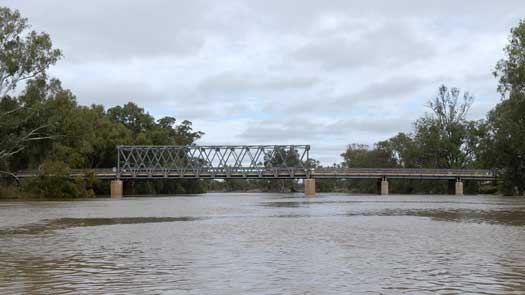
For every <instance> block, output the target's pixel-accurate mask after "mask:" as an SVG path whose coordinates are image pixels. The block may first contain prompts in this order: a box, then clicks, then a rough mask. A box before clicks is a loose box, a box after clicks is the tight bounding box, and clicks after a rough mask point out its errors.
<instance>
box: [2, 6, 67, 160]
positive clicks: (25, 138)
mask: <svg viewBox="0 0 525 295" xmlns="http://www.w3.org/2000/svg"><path fill="white" fill-rule="evenodd" d="M28 30H29V25H28V23H27V19H25V18H23V17H22V16H21V15H20V12H19V11H17V10H15V11H12V10H10V9H9V8H6V7H0V130H1V131H0V165H2V166H5V161H6V160H7V159H9V158H11V157H13V156H14V155H16V154H17V153H19V152H21V151H22V150H23V149H24V148H25V147H26V145H27V144H28V143H29V142H34V141H38V140H41V139H46V138H50V137H49V136H46V135H45V134H44V132H43V131H44V129H45V128H46V125H38V126H32V127H31V128H28V127H27V125H26V126H22V125H24V124H25V123H27V122H28V121H29V120H31V119H33V115H34V111H35V110H34V109H32V108H31V107H28V106H26V105H25V104H23V103H20V102H19V101H17V99H15V98H12V97H10V96H8V94H9V93H10V92H11V91H12V90H14V89H15V88H16V87H17V86H18V85H19V83H20V82H22V81H26V80H29V79H37V80H44V79H45V77H46V70H47V69H48V68H49V66H50V65H52V64H55V63H56V62H57V60H58V59H59V58H60V57H61V52H60V50H58V49H54V48H53V46H52V43H51V39H50V38H49V35H47V34H46V33H37V32H35V31H30V32H29V31H28Z"/></svg>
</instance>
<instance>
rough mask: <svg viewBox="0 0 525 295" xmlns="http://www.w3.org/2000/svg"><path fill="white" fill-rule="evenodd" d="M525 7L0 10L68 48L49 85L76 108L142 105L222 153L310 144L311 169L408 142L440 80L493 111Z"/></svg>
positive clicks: (230, 5) (334, 4)
mask: <svg viewBox="0 0 525 295" xmlns="http://www.w3.org/2000/svg"><path fill="white" fill-rule="evenodd" d="M522 2H523V0H507V1H499V2H495V1H477V0H465V1H461V2H458V1H453V0H440V1H437V0H435V1H434V0H429V1H418V0H400V1H382V0H368V1H352V0H333V1H328V2H327V1H317V0H284V1H283V0H253V1H242V0H227V1H210V0H192V1H171V0H151V1H143V0H112V1H106V0H92V1H66V0H46V1H39V0H25V1H19V0H3V1H2V5H7V6H9V7H12V8H18V9H20V10H21V12H22V14H23V15H24V16H26V17H28V18H29V22H30V23H31V24H32V25H33V28H34V29H35V30H38V31H46V32H48V33H49V34H50V35H51V37H52V40H53V41H54V43H55V44H56V45H57V46H58V47H59V48H62V49H63V51H64V54H65V59H64V60H62V61H60V62H59V63H58V64H57V66H56V67H54V68H53V71H52V74H53V75H55V76H57V77H58V78H60V79H61V80H62V81H63V85H64V87H66V88H71V89H72V91H73V92H74V93H75V94H76V95H77V97H78V100H79V102H80V103H82V104H91V103H102V104H105V105H106V106H112V105H115V104H122V103H125V102H127V101H129V100H134V101H136V102H137V103H139V104H140V105H141V106H143V107H144V108H145V109H146V110H147V111H149V112H150V113H151V114H153V115H155V116H157V117H160V116H163V115H174V116H176V117H177V118H179V119H190V120H193V121H194V122H195V123H196V124H195V127H196V129H199V130H203V131H204V132H207V135H206V136H205V138H204V140H208V139H211V140H213V141H214V143H216V144H219V143H223V142H230V143H232V142H235V143H284V142H289V143H310V144H312V145H315V146H316V148H315V150H316V151H317V152H320V151H321V150H323V149H326V150H327V151H329V152H320V154H318V156H317V155H316V157H319V158H320V159H323V160H324V161H327V162H333V161H339V156H338V154H339V153H340V152H342V150H343V149H344V146H345V144H348V143H352V142H363V143H368V144H371V143H373V142H374V141H376V140H381V139H385V138H387V137H389V136H391V135H393V133H395V132H397V131H400V130H407V129H408V130H410V128H411V127H410V126H411V125H410V122H411V121H413V120H415V119H416V118H417V117H418V116H419V115H421V113H422V110H421V105H423V104H424V101H423V100H424V99H427V98H429V97H431V96H432V95H435V91H436V89H437V87H438V86H439V85H440V84H441V83H442V82H445V83H446V84H447V85H450V86H457V87H460V88H462V89H464V90H469V91H472V93H473V94H474V95H476V98H477V101H476V103H475V106H474V107H473V109H472V111H473V116H475V117H482V116H483V112H484V111H486V110H487V109H489V108H490V107H491V106H493V105H494V104H495V103H497V102H498V101H499V96H498V95H497V93H495V91H494V89H495V87H496V83H497V82H496V80H495V79H493V78H492V77H490V76H487V75H486V74H490V72H491V71H492V69H493V67H494V64H495V62H496V61H497V59H498V58H500V56H501V54H502V51H501V48H503V46H504V44H505V42H506V40H507V39H506V37H507V35H508V33H509V30H510V28H511V27H512V26H514V25H516V24H517V20H518V19H519V18H521V17H523V15H525V5H523V3H522ZM498 54H499V55H498ZM484 72H485V73H486V74H484ZM477 104H479V106H478V105H477ZM197 123H198V124H197ZM200 126H205V128H206V129H208V130H206V129H204V128H203V127H200ZM211 133H213V134H211ZM340 148H341V150H339V149H340ZM331 157H332V158H331ZM330 159H333V161H332V160H330Z"/></svg>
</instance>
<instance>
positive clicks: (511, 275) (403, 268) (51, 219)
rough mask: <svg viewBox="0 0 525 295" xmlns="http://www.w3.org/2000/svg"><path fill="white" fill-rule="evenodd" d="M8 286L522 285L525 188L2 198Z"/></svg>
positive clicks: (406, 288) (392, 288) (279, 288)
mask: <svg viewBox="0 0 525 295" xmlns="http://www.w3.org/2000/svg"><path fill="white" fill-rule="evenodd" d="M0 293H1V294H81V293H82V294H525V199H524V198H503V197H495V196H463V197H457V196H416V195H410V196H406V195H390V196H374V195H350V196H349V195H338V194H320V195H318V196H317V197H315V198H305V197H303V196H302V195H301V194H296V195H294V194H206V195H199V196H183V197H141V198H124V199H121V200H111V199H95V200H86V201H73V202H1V203H0Z"/></svg>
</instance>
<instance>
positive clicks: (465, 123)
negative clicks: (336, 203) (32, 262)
mask: <svg viewBox="0 0 525 295" xmlns="http://www.w3.org/2000/svg"><path fill="white" fill-rule="evenodd" d="M504 52H505V57H504V58H503V59H502V60H500V61H498V62H497V64H496V66H495V69H494V76H495V77H496V78H497V79H498V80H499V86H498V92H499V93H500V95H501V101H500V102H499V103H498V104H497V105H496V106H495V107H494V108H493V109H492V110H491V111H490V112H489V113H488V114H487V116H486V118H485V119H482V120H476V121H473V120H469V119H468V118H467V115H468V112H469V110H470V108H471V106H472V104H473V103H474V97H473V96H472V95H471V94H469V93H468V92H464V93H462V92H461V91H460V89H458V88H449V87H447V86H444V85H443V86H441V87H440V88H439V89H438V91H437V95H435V97H434V98H432V99H430V100H429V101H428V105H427V106H428V110H429V111H428V112H427V113H426V114H425V115H424V116H422V117H421V118H419V119H417V120H416V121H415V122H414V128H413V131H412V132H410V133H403V132H401V133H398V134H397V135H395V136H394V137H392V138H389V139H387V140H384V141H380V142H377V143H376V144H374V145H373V146H372V147H370V146H367V145H360V144H351V145H349V146H348V148H347V149H346V151H344V152H343V153H342V154H341V156H342V163H340V164H337V165H339V166H342V167H350V168H351V167H378V168H389V167H392V168H393V167H400V168H484V169H492V168H498V169H500V170H499V171H501V174H502V177H503V182H502V183H501V185H500V186H498V187H495V186H492V187H491V186H489V187H487V186H485V187H484V188H482V187H479V185H478V184H477V183H472V184H467V187H466V190H467V191H471V192H479V191H480V190H482V191H483V190H485V191H486V192H494V191H499V192H501V193H504V194H512V195H523V193H524V191H525V159H524V155H525V115H524V114H525V22H524V21H521V22H520V23H519V24H518V25H517V26H516V27H515V28H513V29H512V30H511V34H510V37H509V44H508V45H507V46H506V47H505V48H504ZM60 58H62V52H61V51H60V50H59V49H56V48H54V47H53V44H52V42H51V38H50V36H49V35H48V34H46V33H39V32H35V31H32V30H30V26H29V24H28V21H27V19H25V18H24V17H22V16H21V15H20V13H19V12H18V11H17V10H11V9H9V8H5V7H0V174H1V175H0V176H3V177H2V178H1V179H2V180H1V183H0V197H13V196H19V195H23V196H33V197H42V198H60V197H89V196H94V195H95V194H107V193H108V191H107V190H108V187H109V185H108V184H107V183H102V182H101V181H100V180H97V179H96V178H95V177H94V175H93V174H90V175H86V177H85V178H82V179H70V178H69V171H70V169H75V168H82V169H85V168H93V169H95V168H108V167H113V166H114V165H115V163H116V156H117V155H116V146H117V145H188V144H192V143H194V142H195V141H196V140H198V139H199V138H201V137H202V136H203V135H204V133H203V132H201V131H195V130H193V127H192V123H191V122H190V121H187V120H183V121H181V122H179V121H178V120H176V119H175V118H174V117H169V116H168V117H163V118H160V119H155V118H154V117H153V116H151V115H150V114H149V113H147V112H146V111H145V110H144V109H143V108H141V107H140V106H138V105H136V104H134V103H132V102H130V103H127V104H125V105H122V106H115V107H110V108H107V109H106V108H105V107H104V106H102V105H91V106H83V105H79V104H78V103H77V99H76V97H75V95H74V94H73V93H72V92H71V91H70V90H68V89H66V88H64V87H63V86H62V84H61V82H60V81H59V80H58V79H56V78H52V77H49V76H48V73H47V70H48V68H49V67H50V66H52V65H54V64H55V63H56V62H57V61H58V60H60ZM287 161H292V162H293V161H294V159H287ZM274 164H275V163H274ZM308 165H311V166H312V167H316V166H320V165H319V163H318V162H316V161H315V160H312V161H311V162H310V163H308ZM22 169H36V170H38V176H37V177H34V178H32V179H28V180H24V181H19V180H17V179H16V177H14V176H15V172H16V171H18V170H22ZM126 185H127V186H126V187H125V191H126V193H127V194H146V193H200V192H206V191H208V190H211V191H246V190H258V191H261V190H262V191H289V190H292V191H293V190H295V189H296V188H297V186H298V183H297V182H295V181H291V180H286V181H285V180H279V181H267V180H264V181H263V180H231V179H229V180H225V181H222V182H220V181H219V182H218V181H199V180H177V181H130V182H127V184H126ZM318 189H319V190H320V191H349V190H359V191H362V192H363V191H364V192H367V191H370V192H371V191H373V190H375V183H374V182H367V181H356V180H347V181H345V180H319V181H318ZM391 190H392V191H394V192H400V193H411V192H435V193H443V192H446V184H443V183H440V182H432V181H426V182H419V181H398V182H394V183H392V184H391Z"/></svg>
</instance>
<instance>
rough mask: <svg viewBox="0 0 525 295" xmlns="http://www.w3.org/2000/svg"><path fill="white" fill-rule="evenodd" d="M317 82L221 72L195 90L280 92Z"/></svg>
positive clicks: (307, 86)
mask: <svg viewBox="0 0 525 295" xmlns="http://www.w3.org/2000/svg"><path fill="white" fill-rule="evenodd" d="M316 82H317V78H315V77H308V76H300V77H277V76H273V77H271V76H270V77H268V76H256V75H253V74H249V73H248V74H241V73H238V72H223V73H220V74H217V75H213V76H210V77H207V78H205V79H204V80H202V81H201V82H200V83H199V85H198V86H197V89H198V90H199V91H202V92H204V93H240V92H258V91H282V90H288V89H300V88H309V87H311V86H313V85H314V84H315V83H316Z"/></svg>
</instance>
